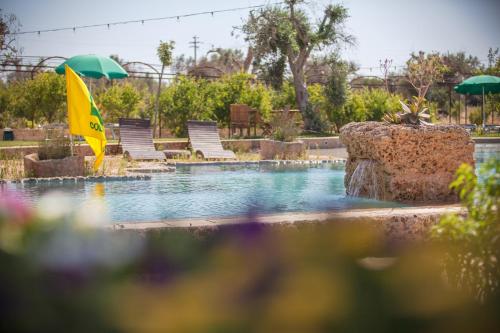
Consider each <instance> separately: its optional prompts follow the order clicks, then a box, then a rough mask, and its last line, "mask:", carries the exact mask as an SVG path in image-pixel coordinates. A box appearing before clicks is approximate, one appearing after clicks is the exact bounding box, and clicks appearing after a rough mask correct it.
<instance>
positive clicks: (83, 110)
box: [65, 65, 106, 170]
mask: <svg viewBox="0 0 500 333" xmlns="http://www.w3.org/2000/svg"><path fill="white" fill-rule="evenodd" d="M65 70H66V93H67V96H68V123H69V132H70V134H72V135H81V136H83V137H84V138H85V141H87V143H88V144H89V146H90V148H92V150H93V151H94V154H95V156H96V160H95V163H94V170H97V169H98V168H99V166H100V165H101V163H102V161H103V159H104V151H105V148H106V133H105V131H104V122H103V121H102V118H101V114H100V113H99V110H98V109H97V107H96V106H95V103H94V100H93V99H92V96H91V95H90V93H89V91H88V89H87V86H86V85H85V83H84V82H83V80H82V79H81V78H80V77H79V76H78V75H77V74H76V73H75V72H74V71H73V70H72V69H71V68H70V67H69V66H68V65H65Z"/></svg>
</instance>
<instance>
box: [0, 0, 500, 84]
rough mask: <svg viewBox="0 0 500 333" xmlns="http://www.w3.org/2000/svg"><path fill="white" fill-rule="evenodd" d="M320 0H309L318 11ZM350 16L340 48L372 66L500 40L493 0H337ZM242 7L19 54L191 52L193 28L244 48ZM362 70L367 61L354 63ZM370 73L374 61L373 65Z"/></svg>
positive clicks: (114, 12)
mask: <svg viewBox="0 0 500 333" xmlns="http://www.w3.org/2000/svg"><path fill="white" fill-rule="evenodd" d="M0 3H1V8H2V9H3V11H4V12H5V13H14V14H15V15H16V16H17V17H18V19H19V21H20V22H21V24H22V27H21V30H38V29H46V28H57V27H66V26H74V25H85V24H95V23H107V22H113V21H121V20H129V19H142V18H152V17H161V16H170V15H180V14H185V13H191V12H200V11H206V10H208V11H210V10H217V9H227V8H234V7H244V6H250V5H259V4H263V3H269V1H266V0H213V1H196V0H183V1H179V0H175V1H171V0H158V1H156V0H142V1H137V0H121V1H117V0H113V1H104V0H86V1H69V0H46V1H37V0H1V1H0ZM328 3H330V1H328V0H318V1H309V2H308V8H309V10H310V12H311V13H313V14H314V13H315V14H317V15H318V16H319V15H320V13H321V9H322V8H323V7H324V6H325V5H326V4H328ZM341 3H343V4H344V5H345V6H346V7H347V8H349V13H350V16H351V17H350V18H349V20H348V22H347V28H348V31H349V32H350V33H352V34H353V35H354V36H355V37H356V38H357V45H356V46H355V47H352V48H350V49H347V50H344V51H343V56H344V58H345V59H348V60H352V61H355V62H356V63H358V64H359V65H360V66H362V67H370V66H375V67H377V68H378V63H379V59H384V58H386V57H387V58H392V59H394V64H395V65H402V64H404V62H405V60H406V59H407V58H408V55H409V53H410V52H412V51H418V50H424V51H440V52H446V51H451V52H455V51H465V52H467V53H470V54H472V55H476V56H478V57H479V58H480V59H481V60H482V61H484V62H485V61H486V55H487V52H488V48H489V47H490V46H491V47H500V19H499V18H500V1H497V0H474V1H472V0H439V1H437V0H418V1H412V0H377V1H370V0H345V1H343V2H341ZM247 15H248V11H239V12H232V13H224V14H216V15H215V16H214V17H213V18H212V17H211V16H210V15H207V16H197V17H191V18H184V19H181V20H180V21H179V22H177V21H176V20H171V21H160V22H151V23H146V24H144V25H141V24H130V25H123V26H115V27H111V29H109V30H108V29H107V28H95V29H85V30H80V31H78V30H77V32H76V33H73V32H71V31H65V32H51V33H42V34H41V35H40V36H37V35H24V36H20V37H19V38H18V44H19V46H20V47H22V48H23V49H24V51H23V54H24V55H34V56H51V55H61V56H66V57H68V56H72V55H76V54H85V53H96V54H102V55H109V54H118V55H119V56H120V57H121V58H124V59H125V60H129V61H132V60H137V61H145V62H149V63H159V60H158V59H157V57H156V46H157V45H158V42H159V41H160V40H174V41H175V42H176V49H175V54H176V55H180V54H182V53H185V54H188V55H192V52H193V50H192V49H191V48H189V44H188V42H189V41H191V40H192V36H194V35H198V36H199V37H200V39H201V40H202V41H203V42H204V44H202V45H201V49H200V51H199V52H200V53H201V54H203V53H206V52H207V50H209V49H210V48H211V47H212V45H213V46H216V47H230V48H241V49H246V46H245V42H244V40H243V38H242V37H239V38H238V37H235V36H232V35H231V32H232V31H233V26H238V25H241V23H242V21H243V19H244V18H245V17H247ZM362 72H364V73H370V71H369V70H368V69H362ZM373 74H375V75H378V74H380V72H379V71H378V69H374V70H373Z"/></svg>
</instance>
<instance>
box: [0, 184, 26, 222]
mask: <svg viewBox="0 0 500 333" xmlns="http://www.w3.org/2000/svg"><path fill="white" fill-rule="evenodd" d="M31 216H32V209H31V207H30V206H29V205H28V204H27V203H26V202H25V201H24V200H23V198H21V197H20V196H19V194H17V193H16V192H12V191H7V190H5V189H2V190H0V221H1V220H4V221H5V222H8V223H17V224H26V223H28V222H29V221H30V219H31Z"/></svg>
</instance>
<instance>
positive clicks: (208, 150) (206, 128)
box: [187, 120, 236, 159]
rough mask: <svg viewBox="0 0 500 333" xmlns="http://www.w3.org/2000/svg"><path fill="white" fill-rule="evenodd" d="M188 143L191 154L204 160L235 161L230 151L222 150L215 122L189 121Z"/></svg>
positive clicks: (234, 156)
mask: <svg viewBox="0 0 500 333" xmlns="http://www.w3.org/2000/svg"><path fill="white" fill-rule="evenodd" d="M187 126H188V133H189V143H190V145H191V149H192V150H193V153H194V154H196V155H197V156H201V157H203V158H205V159H236V155H234V152H232V151H231V150H224V148H223V147H222V143H221V142H220V137H219V131H218V130H217V123H216V122H215V121H197V120H189V121H188V122H187Z"/></svg>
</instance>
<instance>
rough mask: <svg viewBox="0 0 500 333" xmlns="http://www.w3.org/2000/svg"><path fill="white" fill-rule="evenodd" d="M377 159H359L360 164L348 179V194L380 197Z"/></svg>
mask: <svg viewBox="0 0 500 333" xmlns="http://www.w3.org/2000/svg"><path fill="white" fill-rule="evenodd" d="M375 163H376V162H375V161H372V160H363V159H361V160H359V162H358V165H357V166H356V168H355V169H354V171H353V173H352V174H351V178H350V179H349V180H347V181H346V191H347V194H348V195H352V196H355V197H359V196H361V195H364V196H367V197H369V198H373V199H379V186H378V182H377V176H376V174H375V170H376V166H375Z"/></svg>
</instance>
